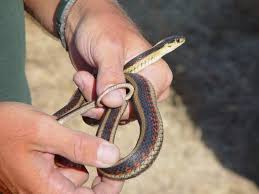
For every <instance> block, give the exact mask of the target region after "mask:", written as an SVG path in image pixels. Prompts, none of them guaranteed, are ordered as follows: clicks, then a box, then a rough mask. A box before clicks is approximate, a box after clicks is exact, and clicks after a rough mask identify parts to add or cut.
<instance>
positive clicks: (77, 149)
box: [73, 133, 86, 163]
mask: <svg viewBox="0 0 259 194" xmlns="http://www.w3.org/2000/svg"><path fill="white" fill-rule="evenodd" d="M85 144H86V141H85V138H84V136H82V135H81V134H79V133H77V134H76V135H75V139H74V145H73V153H74V155H73V157H74V160H75V162H79V163H84V150H85V149H84V145H85Z"/></svg>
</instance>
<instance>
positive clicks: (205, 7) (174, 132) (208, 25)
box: [26, 0, 259, 194]
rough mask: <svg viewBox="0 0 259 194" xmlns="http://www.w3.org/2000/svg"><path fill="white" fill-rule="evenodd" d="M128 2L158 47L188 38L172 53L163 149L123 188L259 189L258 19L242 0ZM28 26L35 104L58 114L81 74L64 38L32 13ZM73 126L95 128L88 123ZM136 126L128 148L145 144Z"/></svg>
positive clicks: (122, 141) (196, 193) (249, 192)
mask: <svg viewBox="0 0 259 194" xmlns="http://www.w3.org/2000/svg"><path fill="white" fill-rule="evenodd" d="M250 1H252V0H250ZM238 2H242V1H238ZM121 4H122V5H123V7H124V8H125V9H126V10H127V12H128V13H129V15H130V16H131V17H132V19H133V20H134V21H135V22H136V23H137V24H138V25H139V27H140V29H141V30H142V31H143V33H144V34H145V36H146V37H147V39H148V40H150V41H151V42H152V43H155V42H157V41H158V40H160V39H161V38H164V37H166V36H168V35H170V34H181V35H185V36H186V38H187V42H186V44H185V45H184V46H183V47H181V48H179V49H178V50H176V51H175V52H174V53H172V54H170V56H168V57H166V60H167V62H168V63H169V64H170V66H171V67H172V70H173V72H174V83H173V85H172V90H171V95H170V97H169V99H168V100H167V101H166V102H163V103H161V104H160V105H159V107H160V110H161V113H162V116H163V120H164V126H165V141H164V145H163V148H162V151H161V154H160V155H159V157H158V159H157V161H156V162H155V164H154V165H153V166H152V168H150V169H149V170H148V171H147V172H145V173H144V174H143V175H141V176H139V177H137V178H135V179H132V180H129V181H127V182H126V184H125V187H124V189H123V192H122V193H124V194H132V193H136V194H140V193H148V194H160V193H161V194H169V193H170V194H257V193H259V190H258V185H259V156H258V153H259V131H258V126H259V123H258V120H259V118H258V112H259V111H258V110H259V109H258V108H259V103H258V97H259V91H258V89H257V83H258V81H259V79H258V73H259V64H258V62H257V61H259V54H258V49H259V46H258V45H259V44H258V43H259V32H258V29H259V28H258V27H259V24H257V21H258V19H259V18H258V15H257V14H250V13H254V12H250V11H249V10H250V9H249V6H248V8H247V7H246V8H245V9H240V7H239V6H240V4H237V1H235V0H227V1H226V0H218V1H206V0H198V1H188V0H175V1H167V0H149V1H147V0H132V1H121ZM252 5H254V4H252ZM242 6H243V5H242ZM26 31H27V37H26V38H27V76H28V80H29V83H30V88H31V92H32V99H33V105H34V106H36V107H38V108H39V109H40V110H42V111H44V112H46V113H49V114H52V113H53V112H55V111H56V110H57V109H59V108H60V107H62V106H63V105H64V104H65V102H66V101H67V100H68V99H69V97H70V96H71V94H72V92H73V90H74V88H75V86H74V84H73V82H72V76H73V73H74V70H73V68H72V67H71V65H70V61H69V58H68V56H67V54H66V53H65V52H64V50H63V48H62V47H61V45H60V43H59V42H58V41H56V40H55V39H53V38H51V37H50V36H48V35H47V34H46V33H45V32H43V31H42V30H41V29H40V28H39V27H38V26H37V25H35V23H33V22H32V21H31V19H28V18H27V20H26ZM69 126H70V127H71V128H73V129H80V130H84V131H86V132H87V133H91V134H94V133H95V129H91V128H89V127H86V126H85V125H84V124H83V123H82V122H81V121H80V119H77V120H75V121H73V122H71V123H69ZM135 128H137V126H136V125H135V124H131V125H130V126H128V127H124V128H123V129H121V130H119V132H118V135H117V136H116V137H117V139H116V144H118V145H119V147H120V148H121V149H122V151H123V153H124V154H125V153H127V152H129V150H130V149H131V148H132V147H133V146H134V143H136V139H137V135H136V133H137V129H135ZM132 130H133V131H132ZM50 135H51V134H50ZM90 173H91V174H93V175H94V174H95V170H94V169H91V170H90Z"/></svg>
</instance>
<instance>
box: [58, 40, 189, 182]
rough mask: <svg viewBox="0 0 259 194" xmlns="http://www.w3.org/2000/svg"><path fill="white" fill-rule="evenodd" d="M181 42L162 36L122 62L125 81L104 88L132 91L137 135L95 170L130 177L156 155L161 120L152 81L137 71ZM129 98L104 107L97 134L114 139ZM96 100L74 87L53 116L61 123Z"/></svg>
mask: <svg viewBox="0 0 259 194" xmlns="http://www.w3.org/2000/svg"><path fill="white" fill-rule="evenodd" d="M184 42H185V38H184V37H182V36H170V37H167V38H165V39H163V40H161V41H160V42H158V43H157V44H155V45H154V46H153V47H152V48H151V49H149V50H147V51H145V52H143V53H142V54H140V55H138V56H136V57H134V58H133V59H131V60H130V61H129V62H127V63H126V64H125V66H124V73H125V78H126V81H127V82H128V84H126V85H125V84H121V85H118V86H117V85H115V86H113V87H112V88H108V89H107V90H106V91H105V93H107V92H109V91H111V90H114V89H116V88H121V87H126V88H128V90H129V91H130V92H131V94H127V97H128V99H129V98H130V96H131V95H132V94H133V97H132V98H131V99H130V101H131V103H132V104H133V107H134V111H135V113H136V116H137V120H138V123H139V125H140V135H139V139H138V142H137V145H136V146H135V148H134V149H133V150H132V151H131V153H130V154H129V155H128V156H126V157H125V158H122V159H121V160H119V161H118V163H117V164H115V165H114V166H112V167H109V168H100V169H98V172H99V173H100V174H102V175H103V176H105V177H109V178H111V179H116V180H124V179H129V178H132V177H135V176H137V175H139V174H140V173H142V172H144V171H145V170H146V169H147V168H148V167H149V166H151V164H152V163H153V162H154V160H155V159H156V157H157V155H158V153H159V151H160V148H161V146H162V142H163V123H162V119H161V116H160V113H159V110H158V108H157V102H156V101H157V100H156V96H155V92H154V89H153V87H152V85H151V83H150V82H149V81H148V80H147V79H145V78H144V77H142V76H140V75H138V74H136V73H137V72H139V71H141V70H142V69H144V68H145V67H147V66H149V65H151V64H153V63H155V62H156V61H158V60H160V59H161V58H162V57H163V56H164V55H166V54H168V53H170V52H171V51H173V50H175V49H176V48H177V47H179V46H181V45H182V44H183V43H184ZM132 86H133V87H132ZM133 89H134V92H133ZM101 97H103V95H101ZM101 97H99V98H98V100H97V101H98V102H100V101H101ZM128 99H126V100H125V102H124V104H123V106H122V107H119V108H106V111H105V113H104V115H103V117H102V120H101V121H100V124H99V128H98V131H97V137H101V138H103V139H105V140H107V141H110V142H114V138H115V133H116V130H117V127H118V124H119V122H120V118H121V116H122V114H123V112H124V110H125V108H126V107H127V104H128V102H127V100H128ZM97 104H99V103H96V102H95V101H92V102H87V101H86V100H85V99H84V97H83V95H82V94H81V92H80V91H79V89H77V91H76V92H75V93H74V95H73V96H72V98H71V99H70V101H69V102H68V103H67V105H65V106H64V107H63V108H62V109H60V110H59V111H57V112H56V113H55V114H54V116H56V117H57V121H58V122H59V123H61V124H62V123H64V122H66V121H67V120H69V119H71V118H73V117H75V116H78V115H80V114H82V113H84V112H86V111H88V110H89V109H91V108H95V107H97Z"/></svg>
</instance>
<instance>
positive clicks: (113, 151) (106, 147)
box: [97, 142, 119, 168]
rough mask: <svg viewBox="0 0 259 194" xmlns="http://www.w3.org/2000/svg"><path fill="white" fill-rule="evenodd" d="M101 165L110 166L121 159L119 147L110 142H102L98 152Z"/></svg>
mask: <svg viewBox="0 0 259 194" xmlns="http://www.w3.org/2000/svg"><path fill="white" fill-rule="evenodd" d="M97 160H98V163H99V165H100V167H103V168H105V167H109V166H111V165H113V164H114V163H115V162H117V161H118V160H119V149H118V148H117V147H116V146H115V145H113V144H110V143H106V142H105V143H102V144H101V145H100V147H99V149H98V152H97Z"/></svg>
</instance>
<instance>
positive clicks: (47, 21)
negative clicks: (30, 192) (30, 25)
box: [24, 0, 130, 36]
mask: <svg viewBox="0 0 259 194" xmlns="http://www.w3.org/2000/svg"><path fill="white" fill-rule="evenodd" d="M59 2H60V0H24V4H25V9H26V11H27V12H28V13H29V14H31V15H32V16H33V17H34V18H35V19H36V20H37V21H38V22H39V23H40V24H41V25H42V26H43V27H44V28H45V29H47V30H48V31H49V32H50V33H52V34H53V35H55V36H57V32H56V30H55V12H56V9H57V6H58V4H59ZM88 12H103V13H110V14H117V15H120V16H121V18H123V17H124V18H125V20H126V21H127V22H129V21H130V20H129V19H128V18H127V17H126V14H124V12H123V11H122V9H120V7H119V6H118V4H117V2H116V1H114V0H77V1H76V3H75V5H74V6H73V7H72V8H71V11H70V13H69V16H68V21H67V25H66V30H67V31H68V33H71V32H72V33H73V31H74V30H75V28H76V26H77V24H78V22H79V20H80V19H82V18H83V17H87V16H86V15H87V13H88Z"/></svg>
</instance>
